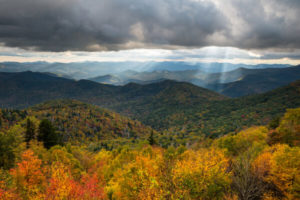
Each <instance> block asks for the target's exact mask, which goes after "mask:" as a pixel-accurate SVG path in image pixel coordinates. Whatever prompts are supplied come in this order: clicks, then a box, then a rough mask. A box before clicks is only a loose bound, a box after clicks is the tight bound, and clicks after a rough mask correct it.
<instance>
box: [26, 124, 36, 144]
mask: <svg viewBox="0 0 300 200" xmlns="http://www.w3.org/2000/svg"><path fill="white" fill-rule="evenodd" d="M34 138H35V126H34V123H33V122H32V121H31V120H30V119H29V118H28V119H27V123H26V132H25V142H26V144H27V148H28V147H29V142H30V140H33V139H34Z"/></svg>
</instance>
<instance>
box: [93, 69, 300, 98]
mask: <svg viewBox="0 0 300 200" xmlns="http://www.w3.org/2000/svg"><path fill="white" fill-rule="evenodd" d="M165 79H169V80H176V81H183V82H189V83H193V84H195V85H197V86H200V87H204V88H208V89H211V90H214V91H216V92H219V93H221V94H224V95H227V96H230V97H238V96H245V95H249V94H257V93H263V92H267V91H270V90H272V89H275V88H278V87H280V86H284V85H287V84H289V83H291V82H293V81H296V80H298V79H300V66H296V67H288V68H284V69H282V68H267V69H247V68H238V69H235V70H233V71H229V72H226V71H225V72H222V73H207V72H204V71H201V70H196V69H194V70H184V71H151V72H135V71H125V72H122V73H119V74H114V75H106V76H100V77H95V78H92V79H90V80H93V81H96V82H99V83H105V84H113V85H125V84H127V83H129V82H134V83H139V84H147V83H151V82H158V81H159V80H165Z"/></svg>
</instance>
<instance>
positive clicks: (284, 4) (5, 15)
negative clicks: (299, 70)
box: [0, 0, 300, 51]
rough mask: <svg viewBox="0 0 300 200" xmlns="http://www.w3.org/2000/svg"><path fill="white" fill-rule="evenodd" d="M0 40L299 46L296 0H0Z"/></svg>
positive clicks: (115, 45) (62, 46)
mask: <svg viewBox="0 0 300 200" xmlns="http://www.w3.org/2000/svg"><path fill="white" fill-rule="evenodd" d="M0 4H1V7H0V43H3V44H4V45H5V46H9V47H19V48H23V49H30V50H35V51H68V50H70V51H109V50H120V49H133V48H166V49H178V48H199V47H204V46H212V45H214V46H233V47H238V48H243V49H265V48H269V49H276V48H281V49H282V48H292V49H299V48H300V37H299V35H300V21H299V20H298V19H299V18H300V12H299V11H300V3H299V0H244V1H240V0H228V1H224V0H126V1H124V0H101V1H98V0H26V1H24V0H0Z"/></svg>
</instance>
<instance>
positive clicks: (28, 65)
mask: <svg viewBox="0 0 300 200" xmlns="http://www.w3.org/2000/svg"><path fill="white" fill-rule="evenodd" d="M290 66H291V65H281V64H272V65H268V64H260V65H246V64H231V63H201V62H197V63H190V62H172V61H168V62H129V61H127V62H73V63H55V62H54V63H48V62H25V63H18V62H2V63H0V72H24V71H28V70H30V71H33V72H51V73H54V74H57V75H59V76H63V77H68V78H72V79H77V80H79V79H89V78H93V77H97V76H104V75H108V74H111V75H115V74H117V73H120V72H122V73H123V72H125V71H128V70H135V71H137V72H153V71H172V72H175V71H186V70H197V71H202V72H203V73H221V72H222V73H223V72H228V71H232V70H235V69H238V68H240V67H244V68H248V69H261V68H286V67H290Z"/></svg>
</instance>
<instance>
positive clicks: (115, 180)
mask: <svg viewBox="0 0 300 200" xmlns="http://www.w3.org/2000/svg"><path fill="white" fill-rule="evenodd" d="M64 103H66V102H64ZM62 104H63V102H59V103H58V104H57V102H55V103H47V104H44V105H41V106H38V107H35V108H32V110H31V111H28V112H29V113H31V112H36V115H37V116H44V114H46V113H47V112H48V111H49V116H51V113H52V112H57V111H58V116H63V115H62V114H59V111H60V109H61V110H65V111H66V116H68V115H69V114H68V113H70V110H68V109H67V108H66V107H65V106H63V107H62V106H61V105H62ZM66 104H67V105H69V106H70V107H71V108H72V105H76V106H75V107H73V108H74V109H72V110H73V112H74V113H76V112H77V111H79V110H80V109H81V108H82V109H83V107H84V108H86V109H87V113H88V112H90V111H91V109H92V107H90V106H86V105H84V104H81V103H79V102H67V103H66ZM81 111H83V110H81ZM102 112H103V111H102ZM71 113H72V112H71ZM83 115H85V114H84V113H83ZM49 116H48V117H49ZM50 118H51V117H50ZM67 118H68V117H67ZM75 119H76V118H75ZM29 121H31V122H29ZM25 122H27V123H25V124H26V125H25V126H24V125H22V123H23V122H20V123H17V124H15V125H13V126H11V127H10V128H8V129H7V130H2V131H1V132H0V199H1V200H2V199H3V200H4V199H5V200H17V199H73V200H94V199H97V200H99V199H103V200H106V199H115V200H117V199H124V200H126V199H141V200H142V199H174V200H175V199H192V200H198V199H227V200H236V199H262V200H269V199H272V200H279V199H286V200H287V199H299V198H300V188H299V185H300V168H299V166H300V160H299V157H300V148H299V145H300V140H299V138H300V135H299V133H300V126H299V124H300V108H297V109H289V110H287V112H286V113H285V115H284V116H283V117H281V118H280V119H277V120H274V121H272V122H271V123H269V125H268V126H254V127H251V128H249V129H245V130H242V131H241V132H239V133H237V134H228V135H226V136H224V137H220V138H218V139H208V138H203V139H202V140H199V141H197V142H196V143H195V144H194V145H193V146H191V147H188V148H186V147H185V146H180V147H178V148H174V147H173V146H169V147H168V148H161V147H159V146H158V145H156V144H157V139H158V138H159V137H160V134H154V135H152V134H151V135H150V137H149V138H148V140H143V139H137V140H140V142H141V143H140V144H141V145H137V146H135V147H134V146H132V145H131V146H128V145H120V146H119V147H118V148H116V149H114V150H106V149H105V148H104V147H102V148H100V149H91V148H90V147H89V145H84V143H82V144H72V143H70V142H62V143H57V144H53V145H51V146H47V145H48V144H50V143H49V141H50V139H53V138H49V140H43V138H41V137H40V135H43V136H45V134H53V133H50V132H49V131H45V129H44V127H45V125H46V126H47V127H50V129H51V126H52V125H50V126H48V125H49V124H48V123H50V124H51V122H49V121H48V122H46V123H45V120H42V121H39V120H36V121H35V120H33V118H32V117H27V119H26V120H25ZM58 122H60V123H62V121H60V120H59V121H58ZM72 123H74V121H73V120H72V119H71V120H70V121H69V124H70V125H74V126H76V121H75V124H72ZM32 124H36V125H37V126H38V129H37V130H36V134H33V135H32V138H30V139H28V138H29V137H28V136H29V135H31V133H32V130H35V129H34V128H32V127H34V126H32ZM47 124H48V125H47ZM56 125H58V124H56ZM48 130H49V129H48ZM66 130H67V129H66ZM53 136H55V133H54V135H53ZM143 141H144V142H143ZM52 142H53V140H52Z"/></svg>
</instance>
